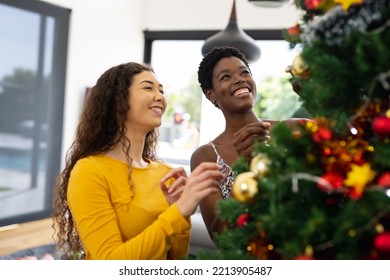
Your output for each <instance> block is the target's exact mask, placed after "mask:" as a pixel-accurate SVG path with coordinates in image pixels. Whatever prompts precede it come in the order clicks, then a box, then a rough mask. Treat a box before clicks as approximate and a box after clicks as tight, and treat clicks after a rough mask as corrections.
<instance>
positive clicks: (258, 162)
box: [250, 154, 270, 179]
mask: <svg viewBox="0 0 390 280" xmlns="http://www.w3.org/2000/svg"><path fill="white" fill-rule="evenodd" d="M269 165H270V162H269V159H268V158H267V156H266V155H264V154H257V155H255V156H254V157H253V158H252V160H251V162H250V171H251V172H253V174H254V175H255V177H257V178H258V179H261V178H262V177H264V176H265V175H267V174H268V172H269Z"/></svg>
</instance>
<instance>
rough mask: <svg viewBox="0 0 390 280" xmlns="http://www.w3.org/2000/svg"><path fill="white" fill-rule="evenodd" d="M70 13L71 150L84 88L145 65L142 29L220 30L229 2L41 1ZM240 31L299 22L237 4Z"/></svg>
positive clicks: (293, 15)
mask: <svg viewBox="0 0 390 280" xmlns="http://www.w3.org/2000/svg"><path fill="white" fill-rule="evenodd" d="M41 1H44V2H48V3H51V4H55V5H58V6H61V7H64V8H68V9H70V10H71V16H70V33H69V46H68V65H67V67H68V68H67V80H66V93H65V94H66V97H65V108H64V110H65V116H64V133H63V155H65V152H66V150H67V149H68V147H69V146H70V144H71V142H72V140H73V135H74V131H75V128H76V126H77V122H78V118H79V114H80V111H81V107H82V102H83V97H84V92H85V88H86V87H88V86H92V85H94V83H95V82H96V80H97V78H98V77H99V76H100V75H101V74H102V73H103V72H104V71H105V70H106V69H108V68H109V67H111V66H114V65H116V64H119V63H122V62H126V61H138V62H141V61H142V60H143V47H144V46H143V30H145V29H149V30H153V31H156V30H208V29H223V28H225V27H226V25H227V23H228V19H229V16H230V11H231V8H232V5H233V0H41ZM236 12H237V20H238V23H239V25H240V26H241V27H242V28H243V29H261V28H264V29H273V28H286V27H289V26H291V25H293V24H294V23H295V21H296V20H297V19H298V14H297V10H296V9H295V7H294V6H293V5H292V4H286V5H284V6H282V7H279V8H261V7H256V6H253V5H252V4H250V3H249V2H247V0H237V1H236Z"/></svg>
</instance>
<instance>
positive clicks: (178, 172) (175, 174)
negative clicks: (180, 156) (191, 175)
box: [160, 167, 187, 185]
mask: <svg viewBox="0 0 390 280" xmlns="http://www.w3.org/2000/svg"><path fill="white" fill-rule="evenodd" d="M180 176H184V177H187V173H186V171H185V170H184V168H183V167H177V168H173V169H171V170H170V171H169V172H168V173H167V174H166V175H165V176H164V177H163V178H162V179H161V180H160V185H161V183H163V184H165V183H166V181H168V180H169V179H171V178H173V179H177V178H179V177H180Z"/></svg>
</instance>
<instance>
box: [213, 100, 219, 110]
mask: <svg viewBox="0 0 390 280" xmlns="http://www.w3.org/2000/svg"><path fill="white" fill-rule="evenodd" d="M211 103H213V104H214V106H215V107H217V108H218V109H219V107H218V103H217V100H213V101H211Z"/></svg>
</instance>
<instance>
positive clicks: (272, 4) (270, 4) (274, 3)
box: [248, 0, 289, 8]
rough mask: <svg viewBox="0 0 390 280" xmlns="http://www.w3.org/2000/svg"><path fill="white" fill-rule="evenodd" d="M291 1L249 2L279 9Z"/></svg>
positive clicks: (266, 0) (252, 0)
mask: <svg viewBox="0 0 390 280" xmlns="http://www.w3.org/2000/svg"><path fill="white" fill-rule="evenodd" d="M288 1H289V0H248V2H249V3H251V4H253V5H255V6H258V7H265V8H278V7H281V6H283V5H284V4H286V3H287V2H288Z"/></svg>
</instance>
